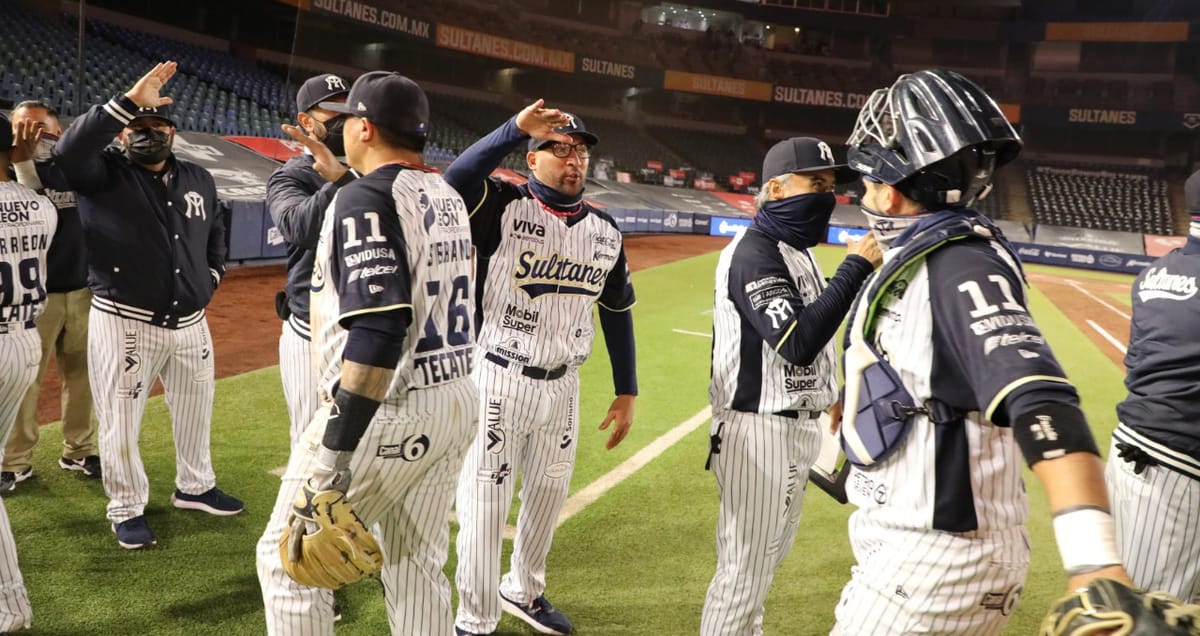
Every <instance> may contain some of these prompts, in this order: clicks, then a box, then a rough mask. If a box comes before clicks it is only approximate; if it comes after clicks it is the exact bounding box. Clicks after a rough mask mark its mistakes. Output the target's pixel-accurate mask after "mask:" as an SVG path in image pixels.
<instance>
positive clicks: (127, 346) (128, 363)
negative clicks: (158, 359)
mask: <svg viewBox="0 0 1200 636" xmlns="http://www.w3.org/2000/svg"><path fill="white" fill-rule="evenodd" d="M122 344H123V345H124V346H123V347H122V353H123V354H124V358H123V359H122V364H121V369H122V370H123V371H124V372H125V373H126V374H128V375H137V372H138V371H140V370H141V368H142V356H141V355H139V354H138V352H137V332H136V331H126V332H125V337H124V339H123V340H122Z"/></svg>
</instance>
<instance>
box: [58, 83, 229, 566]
mask: <svg viewBox="0 0 1200 636" xmlns="http://www.w3.org/2000/svg"><path fill="white" fill-rule="evenodd" d="M175 69H176V67H175V63H174V62H163V63H160V64H157V65H155V66H154V68H153V69H151V70H150V72H148V73H146V74H145V75H144V76H142V78H141V79H139V80H138V81H137V83H136V84H134V86H133V88H131V89H130V90H129V92H127V93H125V94H124V95H122V96H119V97H115V98H113V99H111V100H109V101H108V102H106V103H104V104H99V105H96V106H93V107H92V108H91V109H90V110H89V111H88V112H87V113H85V114H84V115H82V116H81V117H79V119H77V120H75V122H74V123H73V124H72V125H71V127H70V128H68V129H67V131H66V132H65V133H63V136H62V139H60V140H59V142H58V144H57V145H56V146H55V147H54V154H53V156H54V160H55V161H56V162H57V164H58V167H59V168H60V169H61V170H62V173H63V175H64V176H65V177H66V179H67V181H68V183H69V184H70V185H71V186H72V187H73V188H74V190H75V192H76V194H77V195H78V202H79V213H80V215H81V217H82V219H83V229H84V238H85V241H86V242H87V246H88V282H89V285H90V286H91V288H92V292H93V296H94V297H93V299H92V310H91V313H90V315H89V318H88V332H89V334H90V342H89V343H88V371H89V377H90V378H91V384H92V390H93V397H94V399H95V403H96V414H97V416H98V418H99V420H100V464H101V466H102V468H103V473H104V491H105V493H107V494H108V497H109V499H110V501H109V504H108V518H109V520H110V521H111V522H112V527H113V532H114V533H115V534H116V535H117V542H118V543H119V544H120V545H121V547H123V548H126V549H130V550H133V549H138V548H144V547H146V546H150V545H154V543H155V538H154V533H153V532H152V531H151V530H150V527H149V526H148V525H147V524H146V518H145V516H144V515H143V512H144V511H145V508H146V503H147V501H148V500H149V497H150V484H149V482H148V481H147V478H146V471H145V468H144V467H143V465H142V459H141V455H140V453H139V452H138V435H139V433H140V431H141V425H142V413H143V412H144V410H145V406H146V399H147V397H148V394H149V392H150V386H151V385H152V384H153V383H154V380H155V378H158V379H160V380H161V381H162V384H163V388H164V389H165V390H166V401H167V408H168V409H169V410H170V413H171V424H172V432H173V433H174V437H175V455H176V461H175V465H176V473H175V475H176V476H175V487H176V489H175V493H174V494H173V495H172V496H171V503H172V504H173V505H174V506H175V507H176V508H184V509H191V510H202V511H204V512H208V513H210V514H214V515H234V514H237V513H239V512H241V511H242V508H243V505H242V502H241V501H239V500H238V499H236V498H234V497H231V496H229V495H227V494H225V493H224V492H222V491H221V490H220V489H218V488H217V487H216V475H215V474H213V467H212V457H211V454H210V452H209V428H210V425H211V419H212V401H213V389H214V377H213V345H212V337H211V336H210V335H209V331H208V322H207V320H206V319H205V317H204V307H205V306H206V305H207V304H208V301H209V300H210V299H211V298H212V294H213V291H214V290H215V289H216V287H217V284H218V283H219V282H220V280H221V276H222V274H224V272H225V228H224V224H223V222H222V220H221V214H220V211H219V210H218V208H217V190H216V187H215V186H214V184H213V179H212V176H211V175H209V174H208V172H206V171H205V170H204V169H203V168H201V167H199V166H197V165H195V164H193V163H189V162H187V161H183V160H180V159H178V158H176V157H175V156H174V155H173V154H172V152H171V145H172V142H173V141H174V136H175V124H174V122H172V121H171V119H170V113H169V111H168V110H167V106H168V104H170V103H171V98H169V97H161V96H160V95H159V93H160V91H161V89H162V87H163V84H164V83H166V82H167V81H168V80H169V79H171V77H172V76H173V75H174V74H175ZM114 136H119V138H120V141H121V144H122V146H123V147H122V148H121V149H105V146H107V145H108V144H109V142H111V141H112V139H113V137H114Z"/></svg>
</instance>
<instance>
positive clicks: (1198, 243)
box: [1113, 236, 1200, 477]
mask: <svg viewBox="0 0 1200 636" xmlns="http://www.w3.org/2000/svg"><path fill="white" fill-rule="evenodd" d="M1197 324H1200V239H1198V238H1196V237H1194V236H1191V237H1188V240H1187V243H1186V244H1185V245H1184V246H1183V247H1182V248H1181V249H1178V250H1174V251H1172V252H1171V253H1169V254H1166V255H1165V256H1162V257H1160V258H1159V259H1158V260H1156V261H1154V263H1152V264H1151V265H1150V267H1147V268H1146V269H1144V270H1142V272H1141V273H1140V274H1138V276H1137V278H1136V279H1135V280H1134V282H1133V319H1132V323H1131V325H1130V329H1129V350H1128V352H1127V353H1126V354H1125V367H1126V368H1127V369H1128V372H1127V374H1126V376H1125V387H1126V388H1127V389H1129V396H1128V397H1126V398H1125V401H1124V402H1121V403H1120V404H1118V405H1117V415H1118V416H1119V418H1120V420H1121V425H1122V426H1121V428H1118V430H1117V432H1114V433H1113V435H1114V437H1116V438H1117V440H1118V441H1123V442H1127V443H1130V442H1131V443H1134V444H1136V445H1137V446H1139V447H1141V448H1142V449H1143V450H1145V451H1146V452H1147V453H1149V454H1150V455H1151V456H1153V457H1155V458H1156V459H1159V460H1160V461H1161V462H1163V463H1165V464H1166V465H1168V466H1172V467H1174V468H1176V469H1180V470H1182V471H1183V472H1186V473H1188V474H1192V475H1194V476H1196V477H1200V340H1197V339H1196V335H1195V330H1196V325H1197ZM1128 429H1131V430H1132V433H1133V434H1132V435H1131V434H1129V433H1130V431H1129V430H1128ZM1160 446H1161V447H1165V448H1161V447H1160ZM1172 451H1173V452H1174V453H1182V454H1185V455H1187V456H1188V457H1190V459H1191V460H1192V461H1190V462H1189V461H1188V458H1184V457H1172ZM1189 468H1190V470H1188V469H1189Z"/></svg>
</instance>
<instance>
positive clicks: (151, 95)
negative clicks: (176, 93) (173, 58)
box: [125, 61, 177, 108]
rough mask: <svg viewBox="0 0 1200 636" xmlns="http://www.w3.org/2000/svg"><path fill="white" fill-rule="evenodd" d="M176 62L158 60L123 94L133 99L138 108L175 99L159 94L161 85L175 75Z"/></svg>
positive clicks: (162, 103) (154, 106)
mask: <svg viewBox="0 0 1200 636" xmlns="http://www.w3.org/2000/svg"><path fill="white" fill-rule="evenodd" d="M176 66H177V64H176V63H175V62H170V61H167V62H159V63H158V64H155V65H154V68H152V69H150V72H148V73H146V74H145V75H143V76H142V78H141V79H139V80H138V81H137V83H136V84H134V85H133V88H131V89H129V92H127V93H125V96H126V97H128V98H129V99H131V100H133V103H135V104H137V105H138V106H139V107H140V108H158V107H159V106H166V105H167V104H170V103H172V102H174V101H175V100H173V99H171V98H170V97H163V96H161V95H159V92H161V91H162V87H163V85H164V84H166V83H167V80H170V79H171V78H172V77H174V75H175V69H176Z"/></svg>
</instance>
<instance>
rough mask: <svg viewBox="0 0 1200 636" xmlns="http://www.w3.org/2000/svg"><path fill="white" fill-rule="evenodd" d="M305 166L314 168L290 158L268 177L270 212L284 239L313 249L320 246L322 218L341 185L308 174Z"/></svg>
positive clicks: (268, 207) (352, 172)
mask: <svg viewBox="0 0 1200 636" xmlns="http://www.w3.org/2000/svg"><path fill="white" fill-rule="evenodd" d="M303 170H309V171H310V172H311V169H310V168H308V167H305V166H303V165H302V164H299V163H293V162H289V163H288V164H287V165H284V166H283V167H281V168H279V169H278V170H276V171H275V172H274V173H273V174H272V175H271V177H270V179H268V180H267V212H268V213H269V214H270V215H271V221H273V222H274V223H275V227H276V228H278V229H279V234H280V236H282V237H283V239H284V240H285V241H287V242H288V243H291V244H292V245H296V246H298V247H302V248H304V249H306V250H312V249H316V247H317V239H319V238H320V235H321V221H322V220H324V218H325V210H326V208H328V207H329V204H330V202H332V201H333V195H334V194H336V193H337V191H338V185H337V184H336V183H320V182H318V181H317V180H316V179H312V178H305V177H306V176H307V175H305V174H303V172H302V171H303ZM314 174H315V173H314ZM346 174H347V175H351V176H350V177H349V178H350V179H353V178H354V176H355V175H354V171H352V170H351V171H348V172H347V173H346ZM318 183H319V185H318ZM314 186H317V189H316V191H315V192H314V191H313V190H314Z"/></svg>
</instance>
